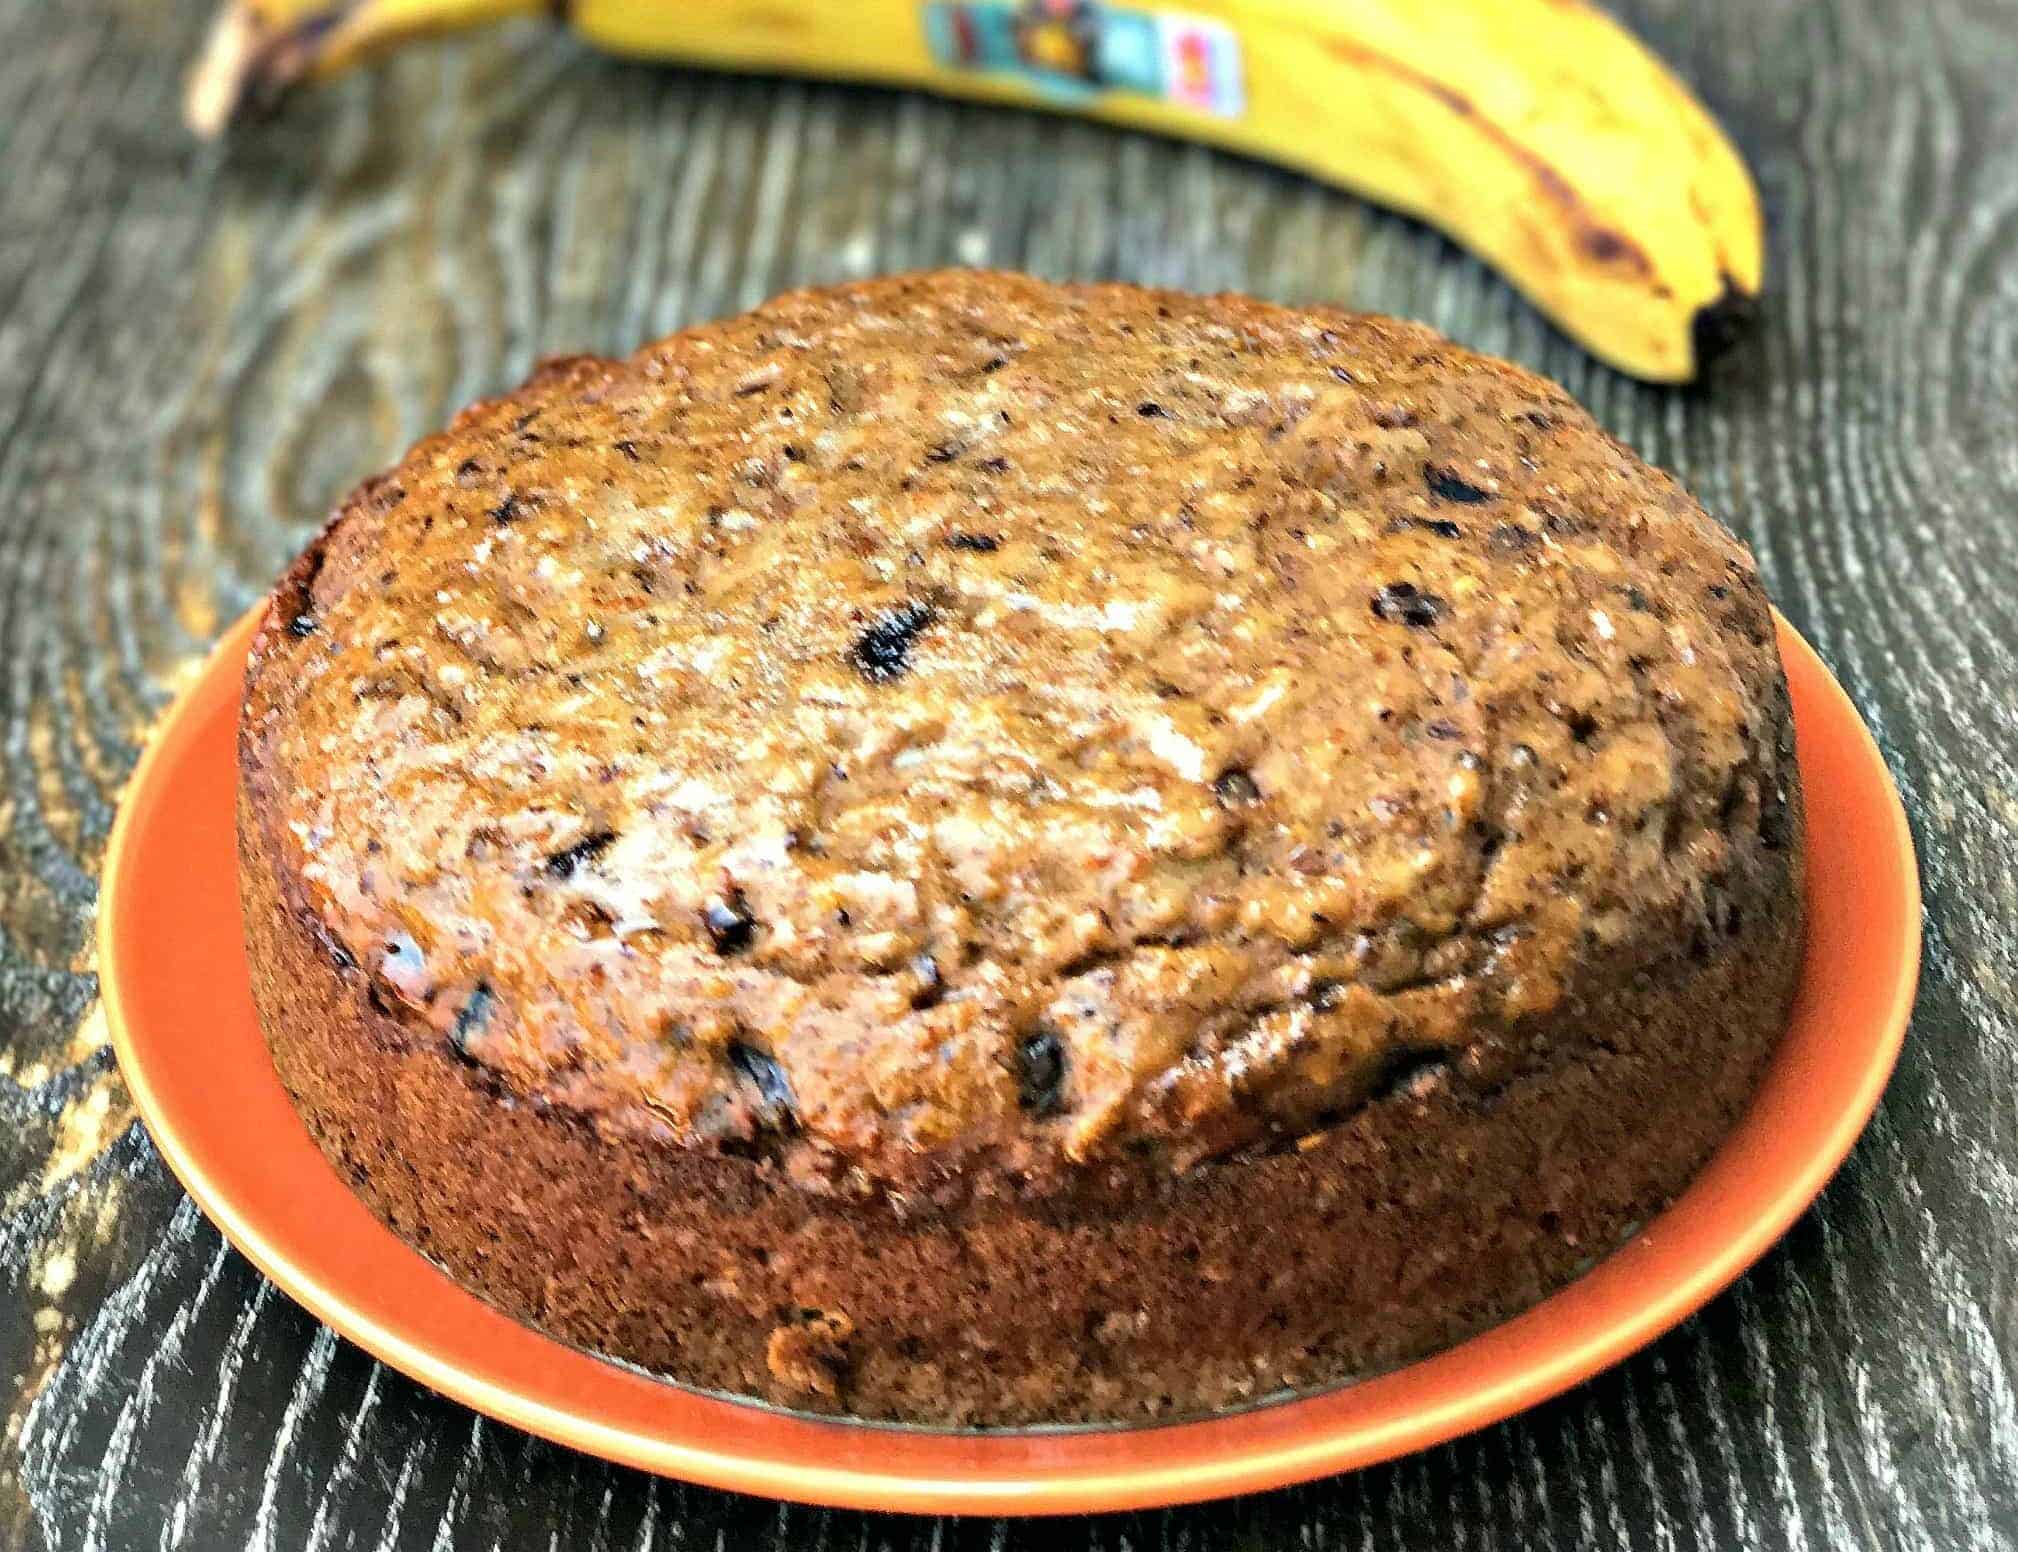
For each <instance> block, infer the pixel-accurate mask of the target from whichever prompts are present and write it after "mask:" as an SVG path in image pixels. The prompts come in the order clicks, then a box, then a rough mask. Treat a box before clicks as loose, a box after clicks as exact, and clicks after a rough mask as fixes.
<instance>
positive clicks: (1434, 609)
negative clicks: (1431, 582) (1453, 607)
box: [1373, 582, 1444, 630]
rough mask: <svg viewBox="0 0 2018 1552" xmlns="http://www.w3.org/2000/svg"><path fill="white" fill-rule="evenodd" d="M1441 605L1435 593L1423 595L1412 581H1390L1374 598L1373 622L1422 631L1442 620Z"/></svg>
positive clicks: (1442, 609) (1441, 602)
mask: <svg viewBox="0 0 2018 1552" xmlns="http://www.w3.org/2000/svg"><path fill="white" fill-rule="evenodd" d="M1443 611H1444V602H1443V600H1442V599H1441V598H1439V597H1438V596H1437V595H1436V594H1435V593H1425V592H1423V591H1422V590H1421V589H1420V588H1418V587H1417V586H1416V585H1415V584H1414V583H1413V582H1390V583H1388V584H1387V585H1386V586H1385V587H1383V588H1382V589H1381V590H1380V591H1379V592H1377V593H1375V594H1374V595H1373V613H1374V617H1375V618H1376V619H1381V620H1385V621H1387V622H1388V623H1389V624H1390V625H1410V626H1414V627H1415V628H1416V629H1418V630H1421V629H1424V628H1426V627H1428V626H1431V625H1434V624H1436V622H1437V621H1438V620H1440V619H1442V618H1443Z"/></svg>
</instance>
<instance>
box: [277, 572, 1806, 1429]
mask: <svg viewBox="0 0 2018 1552" xmlns="http://www.w3.org/2000/svg"><path fill="white" fill-rule="evenodd" d="M313 564H314V562H313V560H312V559H311V558H309V557H304V560H303V561H302V562H301V563H299V564H298V566H297V568H296V571H295V572H294V573H291V574H290V581H291V582H292V583H295V584H297V585H298V583H299V581H300V579H301V577H302V576H303V574H304V573H303V570H302V568H303V567H309V568H312V567H313ZM287 586H288V584H283V588H282V596H283V597H284V596H285V594H286V588H287ZM282 619H283V617H282V616H281V615H279V613H278V612H276V615H275V618H274V621H273V622H272V624H271V625H270V627H269V628H281V625H282ZM257 742H258V740H257V738H256V737H254V736H251V735H248V737H247V740H246V744H245V748H244V751H243V753H244V756H245V759H246V765H245V773H246V779H245V782H244V784H243V786H242V789H241V798H240V825H239V833H240V846H241V867H242V875H241V876H242V888H243V894H244V903H245V912H246V924H247V934H248V940H249V947H250V958H251V964H252V974H253V989H254V994H255V998H256V1000H257V1003H258V1007H259V1011H260V1015H261V1019H262V1023H263V1024H264V1027H265V1029H266V1031H267V1036H268V1040H269V1043H270V1045H271V1048H272V1051H273V1055H274V1060H275V1064H276V1066H277V1067H278V1069H279V1072H280V1076H281V1078H282V1080H283V1082H284V1083H285V1084H286V1086H287V1088H288V1090H289V1092H290V1093H291V1094H292V1095H293V1097H294V1100H295V1103H296V1105H297V1106H298V1108H299V1109H300V1111H301V1114H302V1116H303V1118H304V1120H305V1121H306V1122H307V1124H308V1127H309V1130H310V1132H311V1133H312V1134H313V1136H314V1137H315V1139H316V1141H317V1142H318V1144H319V1145H320V1146H321V1148H322V1150H323V1151H324V1153H325V1154H327V1155H328V1157H329V1158H330V1160H331V1161H332V1163H333V1164H335V1166H336V1167H337V1168H338V1169H339V1170H340V1171H341V1172H342V1173H343V1175H344V1176H345V1178H346V1179H347V1180H348V1181H350V1183H351V1184H352V1185H353V1186H354V1187H355V1188H356V1189H357V1191H358V1192H359V1194H360V1195H361V1196H362V1197H363V1199H364V1200H365V1201H366V1202H367V1203H368V1204H369V1205H370V1206H371V1207H372V1209H373V1210H374V1211H375V1212H376V1213H377V1214H378V1215H379V1216H380V1217H381V1218H382V1219H383V1220H384V1221H385V1222H386V1223H387V1224H388V1225H389V1226H390V1227H391V1228H392V1229H393V1231H394V1232H395V1233H397V1234H398V1235H399V1236H400V1237H401V1238H402V1239H404V1240H406V1241H407V1242H408V1243H410V1244H412V1245H413V1246H415V1247H416V1248H417V1249H419V1250H420V1251H422V1252H423V1253H424V1254H426V1255H428V1256H430V1257H431V1258H433V1259H434V1260H436V1261H438V1262H439V1263H441V1264H442V1265H443V1266H444V1267H446V1268H447V1269H448V1270H449V1271H450V1272H451V1273H452V1274H453V1275H454V1276H456V1277H457V1278H458V1279H460V1280H461V1281H462V1282H464V1283H465V1284H467V1285H468V1286H470V1287H471V1288H473V1289H474V1290H476V1291H477V1292H478V1293H480V1294H482V1295H483V1296H484V1297H486V1298H487V1299H489V1300H490V1301H491V1302H492V1303H494V1304H496V1305H498V1306H499V1307H500V1308H502V1309H504V1310H505V1311H507V1312H508V1313H510V1314H512V1315H514V1316H516V1317H519V1318H521V1319H524V1320H527V1321H529V1322H531V1323H533V1324H534V1325H536V1326H539V1327H540V1328H542V1329H544V1330H546V1331H548V1332H549V1333H551V1334H553V1335H555V1336H557V1337H560V1338H562V1339H564V1340H566V1341H569V1342H573V1343H576V1344H578V1345H581V1346H583V1347H586V1348H589V1349H592V1350H595V1351H598V1352H601V1353H605V1354H609V1355H612V1356H615V1357H619V1358H623V1359H626V1360H629V1361H632V1362H634V1363H638V1364H641V1365H643V1366H645V1367H647V1368H650V1369H653V1370H656V1371H660V1372H663V1373H666V1374H668V1375H670V1376H672V1377H674V1378H676V1379H679V1380H681V1381H684V1382H687V1383H689V1384H693V1385H698V1386H703V1387H708V1388H712V1389H719V1390H725V1391H730V1392H734V1393H737V1394H742V1395H749V1396H757V1397H762V1398H765V1399H768V1400H772V1401H776V1402H781V1403H785V1404H793V1405H812V1406H818V1407H822V1408H835V1407H838V1408H842V1409H845V1410H847V1411H848V1412H851V1413H853V1414H856V1415H859V1416H864V1417H873V1418H894V1419H903V1420H909V1421H924V1422H934V1423H990V1424H1014V1423H1028V1422H1054V1421H1067V1420H1092V1419H1098V1420H1116V1419H1146V1418H1150V1417H1157V1416H1169V1415H1172V1414H1178V1413H1187V1412H1198V1411H1204V1410H1210V1409H1215V1408H1223V1407H1226V1406H1231V1405H1239V1404H1242V1403H1245V1402H1249V1401H1252V1400H1255V1399H1258V1398H1261V1397H1265V1396H1267V1395H1269V1394H1272V1393H1275V1392H1278V1391H1280V1390H1282V1389H1283V1388H1285V1387H1299V1388H1300V1387H1309V1386H1313V1385H1319V1384H1323V1383H1326V1382H1330V1381H1335V1380H1339V1379H1343V1378H1346V1377H1349V1376H1352V1375H1355V1374H1360V1373H1364V1372H1366V1371H1368V1370H1372V1369H1378V1368H1381V1367H1385V1366H1388V1365H1391V1364H1393V1363H1396V1362H1399V1361H1402V1360H1406V1359H1408V1358H1410V1357H1413V1356H1417V1355H1419V1354H1421V1353H1423V1352H1426V1351H1429V1350H1432V1349H1434V1348H1437V1347H1439V1346H1442V1345H1445V1344H1447V1343H1449V1342H1451V1341H1453V1340H1455V1339H1457V1338H1460V1337H1462V1336H1463V1335H1465V1334H1467V1333H1469V1332H1471V1331H1473V1330H1476V1329H1478V1328H1480V1327H1482V1326H1484V1325H1486V1324H1489V1323H1491V1322H1493V1321H1495V1320H1497V1319H1501V1318H1504V1317H1505V1316H1506V1315H1508V1314H1510V1313H1512V1312H1514V1311H1516V1310H1518V1309H1520V1308H1522V1307H1525V1306H1527V1305H1529V1304H1531V1303H1533V1302H1535V1301H1536V1300H1538V1299H1540V1298H1541V1297H1543V1296H1545V1295H1546V1294H1548V1293H1549V1292H1551V1291H1553V1290H1554V1289H1556V1288H1558V1287H1560V1286H1561V1285H1562V1284H1563V1283H1564V1282H1566V1281H1567V1280H1568V1279H1570V1278H1571V1277H1573V1276H1574V1275H1575V1274H1576V1273H1577V1272H1578V1271H1579V1270H1580V1269H1581V1268H1583V1267H1584V1266H1585V1265H1587V1264H1588V1263H1589V1262H1590V1261H1591V1260H1592V1259H1593V1258H1595V1257H1596V1256H1598V1255H1601V1254H1602V1253H1604V1252H1605V1251H1607V1250H1609V1249H1611V1248H1612V1247H1614V1246H1616V1245H1617V1244H1619V1243H1620V1242H1621V1241H1622V1240H1623V1239H1624V1238H1625V1237H1626V1236H1627V1235H1628V1234H1630V1233H1631V1232H1632V1231H1633V1229H1634V1228H1635V1227H1636V1226H1637V1225H1638V1224H1640V1223H1642V1222H1644V1221H1645V1220H1646V1218H1647V1217H1648V1216H1649V1215H1650V1214H1652V1213H1653V1212H1655V1211H1656V1210H1658V1209H1659V1208H1660V1207H1661V1206H1662V1205H1663V1204H1665V1203H1666V1202H1667V1201H1669V1200H1670V1199H1671V1198H1672V1197H1673V1196H1674V1195H1675V1193H1676V1192H1677V1191H1679V1190H1680V1188H1681V1187H1682V1186H1683V1184H1685V1183H1686V1181H1687V1180H1688V1179H1689V1177H1690V1176H1691V1175H1692V1174H1693V1173H1694V1172H1695V1171H1696V1169H1697V1168H1698V1167H1699V1166H1700V1165H1701V1163H1702V1162H1703V1160H1704V1159H1705V1158H1706V1157H1707V1156H1708V1155H1709V1153H1710V1152H1711V1150H1712V1149H1713V1148H1714V1147H1715V1146H1716V1144H1717V1142H1718V1141H1719V1140H1720V1139H1721V1138H1722V1137H1723V1135H1724V1134H1725V1132H1726V1131H1727V1130H1728V1128H1729V1127H1730V1125H1731V1124H1732V1122H1733V1121H1734V1120H1735V1118H1736V1117H1737V1115H1738V1114H1739V1113H1740V1112H1741V1110H1742V1109H1743V1106H1744V1104H1745V1102H1746V1100H1747V1098H1748V1096H1749V1094H1750V1092H1751V1089H1752V1087H1753V1084H1754V1081H1755V1079H1756V1077H1757V1074H1758V1072H1759V1070H1760V1068H1761V1066H1762V1064H1763V1063H1764V1061H1765V1059H1766V1057H1767V1055H1768V1054H1769V1052H1770V1050H1771V1048H1772V1046H1773V1045H1774V1043H1775V1042H1776V1040H1777V1036H1778V1031H1779V1029H1780V1027H1781V1024H1782V1022H1783V1019H1784V1014H1785V1009H1786V1006H1787V1001H1788V998H1789V995H1790V991H1791V987H1792V984H1793V978H1794V971H1795V966H1796V964H1797V961H1798V958H1799V953H1800V930H1799V928H1800V920H1801V916H1800V906H1799V902H1798V898H1797V896H1796V894H1795V892H1794V890H1793V887H1792V882H1791V881H1792V879H1794V878H1797V877H1798V876H1799V864H1800V852H1799V835H1800V828H1799V823H1798V819H1799V815H1798V811H1796V813H1795V814H1794V815H1793V819H1794V823H1793V825H1792V827H1791V828H1792V836H1793V839H1792V841H1791V842H1790V844H1789V846H1788V847H1787V849H1786V851H1785V853H1784V854H1783V855H1784V856H1785V857H1786V861H1787V867H1786V869H1785V870H1784V871H1782V872H1779V873H1776V874H1774V875H1772V876H1771V877H1768V878H1764V879H1761V880H1759V881H1756V882H1753V883H1751V884H1750V885H1748V886H1745V888H1744V892H1743V893H1742V895H1741V896H1740V897H1739V898H1737V899H1735V900H1734V902H1733V903H1734V905H1736V906H1738V907H1739V908H1740V910H1741V912H1742V919H1743V920H1746V921H1749V922H1751V923H1754V924H1763V927H1761V926H1759V925H1755V926H1753V927H1752V928H1751V930H1749V931H1747V932H1742V933H1739V932H1734V933H1733V934H1732V935H1731V936H1729V937H1727V938H1726V939H1724V940H1722V941H1720V942H1717V943H1714V944H1700V943H1699V944H1697V945H1695V946H1694V948H1693V949H1689V948H1683V949H1680V950H1678V952H1677V953H1676V955H1675V956H1674V957H1673V958H1672V959H1671V960H1670V961H1668V962H1667V963H1664V964H1659V965H1655V966H1652V967H1645V968H1641V969H1639V970H1638V971H1636V972H1635V971H1627V972H1624V973H1619V967H1608V966H1605V965H1602V964H1598V965H1595V966H1594V967H1593V969H1592V971H1591V973H1590V974H1588V975H1586V976H1585V977H1583V978H1582V980H1581V982H1580V984H1579V985H1578V986H1577V987H1575V988H1573V990H1572V993H1571V995H1570V996H1569V998H1568V999H1567V1000H1566V1002H1565V1004H1564V1005H1563V1007H1562V1009H1560V1010H1559V1011H1558V1012H1557V1013H1556V1014H1554V1015H1551V1017H1550V1018H1549V1020H1548V1023H1547V1026H1546V1027H1545V1028H1542V1029H1538V1030H1537V1031H1536V1033H1535V1038H1534V1040H1533V1041H1532V1043H1531V1044H1530V1045H1529V1047H1528V1050H1529V1051H1530V1052H1531V1053H1533V1054H1532V1057H1531V1061H1532V1065H1531V1066H1530V1067H1529V1068H1528V1069H1527V1070H1524V1071H1518V1072H1500V1073H1497V1074H1494V1073H1489V1072H1479V1073H1473V1072H1471V1071H1469V1070H1460V1069H1453V1070H1450V1071H1447V1072H1444V1073H1441V1074H1437V1075H1434V1076H1432V1077H1430V1078H1427V1079H1426V1080H1425V1081H1423V1082H1420V1083H1418V1084H1416V1085H1413V1086H1409V1087H1406V1088H1404V1089H1403V1090H1402V1091H1400V1092H1396V1093H1393V1094H1390V1095H1388V1096H1386V1097H1384V1098H1382V1099H1379V1100H1377V1101H1375V1102H1373V1103H1371V1104H1369V1105H1367V1106H1366V1107H1364V1108H1363V1109H1362V1110H1360V1111H1359V1112H1357V1113H1356V1114H1354V1115H1353V1116H1352V1117H1350V1118H1349V1119H1348V1120H1347V1121H1345V1122H1344V1123H1342V1124H1341V1125H1339V1126H1337V1127H1336V1128H1334V1129H1332V1130H1331V1131H1329V1132H1324V1133H1320V1134H1316V1135H1314V1136H1313V1137H1311V1138H1307V1139H1305V1141H1304V1146H1302V1147H1301V1148H1300V1149H1294V1150H1290V1151H1286V1152H1282V1153H1277V1154H1274V1155H1272V1156H1268V1157H1256V1158H1247V1159H1238V1160H1233V1161H1228V1162H1225V1163H1221V1164H1217V1165H1212V1166H1208V1167H1206V1168H1203V1169H1201V1170H1198V1171H1195V1172H1193V1173H1192V1174H1190V1175H1188V1176H1185V1177H1182V1178H1180V1179H1177V1180H1175V1181H1172V1182H1170V1183H1168V1184H1167V1185H1166V1186H1165V1187H1164V1188H1163V1189H1162V1190H1161V1191H1160V1192H1158V1193H1156V1194H1155V1195H1154V1196H1152V1197H1149V1198H1146V1199H1140V1200H1136V1201H1134V1202H1131V1203H1126V1204H1122V1205H1119V1206H1114V1205H1108V1206H1097V1205H1096V1206H1087V1205H1084V1204H1082V1205H1081V1206H1079V1207H1077V1208H1074V1207H1071V1206H1066V1205H1062V1204H1052V1205H1049V1206H1037V1207H1031V1206H1026V1205H1022V1204H1018V1203H1015V1202H1008V1201H1000V1200H997V1201H989V1202H980V1203H975V1204H973V1205H971V1206H969V1207H967V1208H963V1209H961V1210H958V1211H956V1212H954V1213H951V1214H948V1215H944V1216H937V1217H927V1218H923V1219H918V1220H911V1221H905V1220H903V1219H902V1218H900V1217H899V1216H897V1214H896V1213H895V1212H894V1211H893V1209H892V1208H891V1207H889V1206H888V1205H887V1204H884V1203H880V1202H877V1203H870V1204H865V1205H856V1206H841V1205H837V1204H834V1203H832V1202H830V1201H821V1200H818V1199H814V1198H811V1197H809V1196H807V1195H806V1194H805V1193H803V1192H801V1191H799V1190H797V1189H795V1188H794V1187H793V1186H792V1184H791V1183H790V1181H789V1180H788V1179H786V1178H785V1177H784V1176H783V1175H782V1173H781V1172H779V1171H778V1170H777V1169H776V1167H775V1166H774V1165H771V1164H767V1163H764V1162H760V1161H755V1160H750V1159H742V1158H735V1157H721V1156H712V1155H704V1154H700V1153H697V1152H690V1151H684V1150H679V1149H674V1148H661V1147H654V1146H652V1145H650V1144H648V1143H646V1142H643V1141H641V1140H640V1139H638V1138H636V1137H634V1136H619V1135H604V1134H600V1133H599V1132H598V1131H597V1130H596V1129H595V1128H593V1127H592V1126H591V1125H590V1124H589V1123H587V1122H585V1121H583V1120H582V1119H580V1118H579V1117H576V1116H573V1115H570V1114H566V1113H563V1112H559V1111H555V1110H550V1109H547V1108H544V1107H540V1106H536V1105H529V1104H525V1103H521V1102H516V1101H514V1100H513V1099H511V1098H509V1097H507V1096H505V1095H504V1094H502V1093H501V1092H500V1091H499V1090H498V1088H497V1087H496V1086H495V1084H494V1082H493V1081H492V1080H490V1079H489V1078H487V1077H485V1076H484V1075H483V1074H482V1073H481V1072H480V1071H479V1070H478V1069H476V1068H475V1067H473V1066H471V1065H469V1064H466V1063H464V1062H462V1061H460V1060H458V1059H457V1058H456V1057H455V1056H453V1055H452V1054H450V1052H449V1051H448V1050H447V1049H446V1048H445V1047H444V1046H443V1045H442V1044H441V1043H440V1042H439V1041H438V1040H434V1039H431V1038H428V1037H425V1036H421V1035H417V1034H416V1033H414V1032H413V1031H411V1030H410V1029H409V1028H408V1027H407V1026H406V1025H404V1024H402V1023H401V1022H400V1020H399V1019H398V1018H397V1017H395V1016H394V1015H393V1014H392V1013H391V1012H390V1011H388V1010H386V1009H384V1008H382V1007H380V1006H376V1005H375V1004H374V1001H373V999H372V997H371V995H370V991H369V987H368V982H367V981H366V979H365V978H364V977H363V976H361V975H360V974H359V973H358V972H357V970H356V968H355V967H354V966H346V965H344V964H342V963H341V962H340V960H335V959H332V956H331V952H330V950H329V948H328V946H327V944H326V942H325V941H324V940H323V938H322V937H321V936H320V935H319V934H318V932H317V930H316V927H315V924H314V922H313V920H312V919H311V918H310V917H309V916H308V915H306V914H305V913H304V912H303V911H302V909H301V906H300V901H299V898H298V896H297V894H296V892H295V889H294V887H293V886H292V885H291V884H290V883H289V881H288V880H287V879H286V878H285V877H284V876H282V875H281V874H280V873H279V872H277V871H276V868H275V859H276V857H277V856H279V855H283V854H282V853H279V852H277V850H276V849H275V848H274V847H273V846H272V844H271V843H272V837H270V836H269V834H268V832H267V828H266V823H265V819H264V816H265V815H266V814H268V813H270V812H271V808H272V805H271V794H270V793H269V792H267V791H265V790H264V773H263V772H262V770H261V768H260V766H259V765H258V763H257V760H256V758H254V756H255V755H256V744H257ZM1795 801H1796V802H1798V798H1796V799H1795ZM1733 919H1734V920H1737V919H1739V918H1737V917H1735V916H1734V918H1733ZM1608 971H1610V972H1611V973H1610V974H1609V977H1608V974H1607V972H1608ZM1608 980H1609V984H1608ZM1257 1226H1265V1227H1264V1229H1263V1234H1264V1236H1265V1237H1263V1238H1262V1239H1260V1240H1259V1241H1258V1240H1257Z"/></svg>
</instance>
